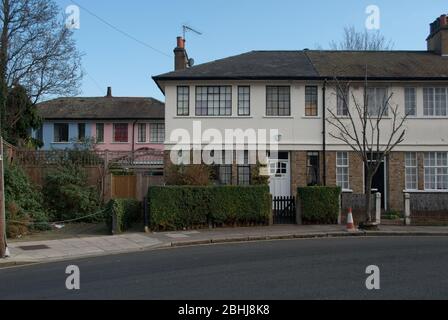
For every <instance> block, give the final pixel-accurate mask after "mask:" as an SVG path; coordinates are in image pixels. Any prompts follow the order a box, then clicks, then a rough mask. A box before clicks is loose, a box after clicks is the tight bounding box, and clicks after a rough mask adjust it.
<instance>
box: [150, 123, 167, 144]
mask: <svg viewBox="0 0 448 320" xmlns="http://www.w3.org/2000/svg"><path fill="white" fill-rule="evenodd" d="M164 142H165V125H164V124H162V123H153V124H151V143H158V144H161V143H164Z"/></svg>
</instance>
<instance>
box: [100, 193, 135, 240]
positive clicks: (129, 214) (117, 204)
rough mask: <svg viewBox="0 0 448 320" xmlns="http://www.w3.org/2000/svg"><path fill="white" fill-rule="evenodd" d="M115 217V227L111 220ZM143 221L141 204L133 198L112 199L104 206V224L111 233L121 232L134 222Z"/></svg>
mask: <svg viewBox="0 0 448 320" xmlns="http://www.w3.org/2000/svg"><path fill="white" fill-rule="evenodd" d="M114 219H115V221H116V223H115V227H114V226H113V220H114ZM141 221H143V212H142V205H141V203H140V202H139V201H137V200H134V199H114V200H111V201H110V202H109V203H108V205H107V208H106V224H107V228H108V230H111V232H112V233H113V234H116V233H122V232H124V231H126V230H128V229H129V228H131V227H132V225H133V224H134V223H138V222H141Z"/></svg>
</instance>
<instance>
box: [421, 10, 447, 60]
mask: <svg viewBox="0 0 448 320" xmlns="http://www.w3.org/2000/svg"><path fill="white" fill-rule="evenodd" d="M426 41H427V42H428V51H432V52H434V53H436V54H439V55H442V56H448V15H446V14H443V15H441V16H440V17H439V18H437V19H436V20H435V21H434V22H433V23H431V31H430V35H429V37H428V39H426Z"/></svg>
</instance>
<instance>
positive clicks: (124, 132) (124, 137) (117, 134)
mask: <svg viewBox="0 0 448 320" xmlns="http://www.w3.org/2000/svg"><path fill="white" fill-rule="evenodd" d="M114 142H116V143H127V142H129V129H128V124H127V123H115V124H114Z"/></svg>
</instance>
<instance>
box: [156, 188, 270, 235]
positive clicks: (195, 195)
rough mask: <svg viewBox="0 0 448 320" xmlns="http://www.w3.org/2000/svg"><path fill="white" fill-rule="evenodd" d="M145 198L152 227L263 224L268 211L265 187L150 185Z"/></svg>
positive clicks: (266, 220) (170, 228)
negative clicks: (146, 198)
mask: <svg viewBox="0 0 448 320" xmlns="http://www.w3.org/2000/svg"><path fill="white" fill-rule="evenodd" d="M148 199H149V211H150V223H151V228H152V229H154V230H179V229H186V228H201V227H206V226H209V225H215V226H222V225H235V224H238V225H250V224H267V223H268V222H269V217H270V214H271V200H270V194H269V188H268V187H265V186H250V187H236V186H210V187H189V186H170V187H150V188H149V192H148Z"/></svg>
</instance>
